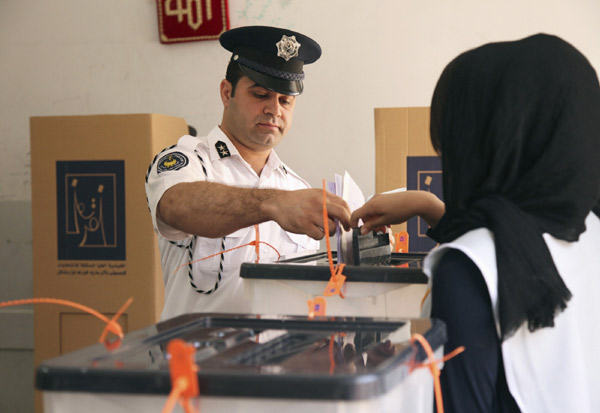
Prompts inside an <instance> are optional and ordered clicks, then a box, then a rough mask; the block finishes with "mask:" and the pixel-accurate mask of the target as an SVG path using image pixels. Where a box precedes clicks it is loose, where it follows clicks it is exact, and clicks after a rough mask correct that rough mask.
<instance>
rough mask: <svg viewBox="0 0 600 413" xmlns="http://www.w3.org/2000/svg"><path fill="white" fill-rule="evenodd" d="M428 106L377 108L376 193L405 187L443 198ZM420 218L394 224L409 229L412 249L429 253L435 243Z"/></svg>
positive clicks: (397, 227) (398, 229) (440, 168)
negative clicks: (431, 137) (430, 132)
mask: <svg viewBox="0 0 600 413" xmlns="http://www.w3.org/2000/svg"><path fill="white" fill-rule="evenodd" d="M429 119H430V115H429V108H428V107H405V108H376V109H375V168H376V171H375V190H376V192H377V193H381V192H386V191H390V190H394V189H397V188H403V187H406V188H407V189H409V190H412V189H419V190H424V191H431V192H433V193H434V194H436V195H437V196H438V197H439V198H440V199H442V200H443V194H442V165H441V160H440V158H439V156H438V155H437V154H436V152H435V150H434V149H433V146H432V145H431V139H430V135H429ZM427 229H428V226H427V223H426V222H425V221H424V220H423V219H421V218H416V217H415V218H412V219H410V220H409V221H408V222H407V223H406V224H402V225H395V226H393V227H392V230H393V232H394V233H396V232H399V231H404V230H406V231H407V232H408V235H409V252H427V251H429V250H431V248H433V247H434V246H435V242H434V241H432V240H431V239H429V238H428V237H427V235H426V232H427Z"/></svg>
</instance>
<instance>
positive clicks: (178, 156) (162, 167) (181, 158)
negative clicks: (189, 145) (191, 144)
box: [156, 152, 188, 173]
mask: <svg viewBox="0 0 600 413" xmlns="http://www.w3.org/2000/svg"><path fill="white" fill-rule="evenodd" d="M187 164H188V157H187V156H185V155H184V154H182V153H181V152H171V153H168V154H166V155H164V156H163V157H162V158H160V159H159V160H158V165H157V167H156V172H157V173H161V172H167V171H178V170H180V169H181V168H183V167H185V166H187Z"/></svg>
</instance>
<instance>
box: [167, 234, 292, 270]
mask: <svg viewBox="0 0 600 413" xmlns="http://www.w3.org/2000/svg"><path fill="white" fill-rule="evenodd" d="M258 244H265V245H266V246H268V247H271V249H273V251H275V252H276V253H277V261H279V259H280V258H281V254H280V253H279V251H277V248H275V247H274V246H272V245H271V244H269V243H268V242H265V241H250V242H249V243H247V244H244V245H238V246H237V247H233V248H229V249H228V250H225V251H221V252H217V253H216V254H212V255H209V256H208V257H204V258H199V259H197V260H193V261H188V262H186V263H183V264H181V265H180V266H179V267H177V268H175V270H174V271H173V274H176V273H177V271H179V270H180V269H182V268H183V267H186V266H188V265H190V264H195V263H197V262H200V261H204V260H207V259H209V258H212V257H216V256H217V255H221V254H225V253H226V252H231V251H233V250H237V249H239V248H243V247H248V246H254V245H255V246H256V250H257V252H258ZM257 262H258V260H257Z"/></svg>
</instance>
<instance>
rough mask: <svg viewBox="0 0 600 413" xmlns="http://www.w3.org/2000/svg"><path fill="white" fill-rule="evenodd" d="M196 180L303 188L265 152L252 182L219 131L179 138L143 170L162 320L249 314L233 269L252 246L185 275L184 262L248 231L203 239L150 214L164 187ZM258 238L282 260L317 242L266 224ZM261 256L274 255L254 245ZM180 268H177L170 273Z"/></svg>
mask: <svg viewBox="0 0 600 413" xmlns="http://www.w3.org/2000/svg"><path fill="white" fill-rule="evenodd" d="M195 181H210V182H218V183H222V184H226V185H234V186H243V187H251V188H276V189H285V190H296V189H305V188H309V187H310V185H309V184H308V183H307V182H306V181H304V180H303V179H302V178H300V177H299V176H298V175H296V174H295V173H294V172H293V171H292V170H291V169H290V168H288V167H287V166H285V165H284V164H283V163H282V162H281V161H280V160H279V158H278V157H277V155H276V154H275V151H271V154H270V155H269V159H268V160H267V163H266V165H265V167H264V169H263V170H262V172H261V175H260V177H259V176H258V175H257V174H256V172H255V171H254V170H253V169H252V167H251V166H250V164H248V163H247V162H246V161H245V160H244V159H243V158H242V157H241V156H240V154H239V153H238V151H237V150H236V148H235V146H234V145H233V144H232V143H231V141H230V140H229V139H228V138H227V136H226V135H225V134H224V133H223V131H221V129H220V128H219V127H218V126H216V127H215V128H214V129H213V130H212V131H211V132H210V133H209V134H208V136H206V137H202V138H197V137H193V136H189V135H186V136H183V137H182V138H180V139H179V141H178V143H177V145H175V146H173V147H171V148H168V149H166V150H165V151H163V152H161V153H160V154H159V155H157V156H156V158H155V159H154V161H153V162H152V165H151V168H150V169H149V171H148V176H147V183H146V193H147V196H148V206H149V208H150V213H151V215H152V223H153V225H154V229H155V231H156V232H157V234H158V236H159V237H158V238H159V240H158V244H159V247H160V251H161V264H162V268H163V278H164V282H165V306H164V309H163V312H162V316H161V318H162V319H163V320H164V319H168V318H171V317H174V316H177V315H180V314H183V313H189V312H227V313H248V312H251V302H250V300H249V297H247V294H246V293H245V291H244V285H243V279H242V278H240V277H239V269H240V265H241V264H242V263H243V262H247V261H250V262H254V261H255V260H256V252H255V247H254V246H246V247H242V248H239V249H237V250H234V251H231V252H227V253H225V254H221V255H217V256H215V257H212V258H209V259H206V260H203V261H199V262H197V263H194V264H192V267H191V268H192V269H191V271H190V269H189V265H184V264H186V263H188V262H190V261H193V260H198V259H201V258H204V257H208V256H210V255H212V254H217V253H219V252H221V251H224V250H227V249H230V248H234V247H237V246H240V245H244V244H247V243H248V242H251V241H253V240H255V239H256V234H255V229H254V227H248V228H243V229H240V230H238V231H236V232H234V233H232V234H229V235H227V236H226V237H224V238H216V239H211V238H202V237H194V236H192V235H190V234H187V233H184V232H182V231H179V230H176V229H174V228H172V227H170V226H168V225H167V224H166V223H164V222H162V221H161V220H160V219H158V218H157V216H156V207H157V205H158V201H159V200H160V198H161V197H162V195H163V194H164V192H165V191H166V190H167V189H169V188H170V187H172V186H173V185H176V184H178V183H181V182H195ZM259 236H260V241H265V242H267V243H269V244H271V245H272V246H273V247H275V248H276V249H277V250H278V251H279V253H280V254H281V255H286V254H291V253H297V252H303V251H306V252H307V253H308V252H312V251H315V250H317V249H318V248H319V242H318V241H315V240H313V239H311V238H309V237H308V236H306V235H299V234H292V233H288V232H285V231H283V230H282V229H281V227H280V226H279V225H278V224H276V223H275V222H273V221H269V222H264V223H262V224H260V225H259ZM190 243H192V244H190ZM190 245H191V247H189V246H190ZM260 258H261V262H265V261H272V260H274V259H276V258H277V253H276V252H275V251H273V250H272V249H271V248H270V247H268V246H267V245H265V244H262V243H261V244H260ZM181 265H184V266H183V267H182V268H180V269H179V270H177V271H176V269H177V268H178V267H180V266H181ZM219 274H220V280H219ZM215 287H216V288H215ZM198 291H205V292H208V291H212V292H211V293H210V294H206V293H200V292H198Z"/></svg>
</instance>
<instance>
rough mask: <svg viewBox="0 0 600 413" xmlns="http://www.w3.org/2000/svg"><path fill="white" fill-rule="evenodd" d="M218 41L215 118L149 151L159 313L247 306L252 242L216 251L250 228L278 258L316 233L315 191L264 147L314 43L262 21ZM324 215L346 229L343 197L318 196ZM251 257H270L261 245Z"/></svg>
mask: <svg viewBox="0 0 600 413" xmlns="http://www.w3.org/2000/svg"><path fill="white" fill-rule="evenodd" d="M219 40H220V42H221V45H222V46H223V47H224V48H225V49H227V50H229V51H231V52H232V56H231V60H230V62H229V65H228V67H227V73H226V78H225V79H224V80H222V81H221V85H220V95H221V100H222V102H223V117H222V120H221V124H220V125H218V126H216V127H214V128H213V129H212V130H211V131H210V132H209V133H208V135H207V136H205V137H202V138H197V137H194V136H190V135H186V136H183V137H181V138H180V139H179V141H178V143H177V145H175V146H174V147H172V148H169V149H167V150H165V151H163V152H162V153H160V154H159V155H157V157H156V158H155V161H154V162H153V163H152V165H151V167H150V169H149V172H148V176H147V179H146V181H147V182H146V192H147V196H148V204H149V208H150V212H151V214H152V222H153V224H154V228H155V230H156V232H157V233H158V235H159V247H160V250H161V261H162V266H163V272H164V280H165V307H164V309H163V313H162V319H167V318H171V317H173V316H176V315H179V314H183V313H187V312H198V311H202V312H209V311H217V312H235V313H244V312H250V311H251V306H250V304H251V303H250V302H249V300H248V299H247V297H245V295H244V289H243V282H242V279H241V278H240V277H239V268H240V265H241V263H242V262H245V261H254V260H255V259H256V253H255V249H254V247H248V246H246V247H242V248H238V249H235V250H233V251H230V252H226V253H224V254H219V253H220V252H223V251H226V250H229V249H231V248H235V247H238V246H241V245H244V244H247V243H249V242H251V241H253V240H255V239H256V236H257V234H256V231H255V228H254V225H255V224H258V228H259V237H260V240H261V241H265V242H267V243H268V244H270V245H272V246H274V247H275V248H276V249H277V250H278V252H279V253H280V254H282V255H284V254H290V253H296V252H303V251H311V250H316V249H318V247H319V243H318V242H317V241H316V240H319V239H322V238H323V237H324V233H323V227H324V225H323V213H322V204H323V200H322V190H321V189H311V188H310V186H309V184H308V183H307V182H306V181H305V180H303V179H302V178H301V177H300V176H298V175H297V174H296V173H295V172H294V171H293V170H292V169H291V168H290V167H289V166H287V165H285V164H284V163H283V162H282V161H281V160H280V159H279V157H278V156H277V154H276V153H275V151H274V148H275V146H277V144H278V143H279V142H281V140H282V139H283V138H284V136H285V135H286V133H287V132H288V131H289V128H290V126H291V124H292V119H293V114H294V107H295V104H296V97H297V96H298V95H300V94H301V93H302V90H303V79H304V71H303V66H304V64H309V63H313V62H315V61H316V60H317V59H318V58H319V57H320V55H321V48H320V46H319V45H318V43H317V42H315V41H314V40H312V39H311V38H309V37H307V36H304V35H302V34H300V33H297V32H293V31H291V30H286V29H281V28H276V27H265V26H248V27H241V28H237V29H232V30H229V31H227V32H225V33H223V34H222V35H221V37H220V39H219ZM327 211H328V213H329V219H330V221H331V220H333V219H339V221H340V222H341V223H342V224H343V225H344V226H345V227H346V229H349V227H348V224H349V219H350V209H349V207H348V205H347V204H346V202H345V201H343V200H342V199H341V198H339V197H337V196H335V195H333V194H328V195H327ZM333 227H334V225H333V221H331V222H330V223H329V228H333ZM213 254H216V255H214V256H212V255H213ZM260 255H261V259H262V258H268V257H270V258H276V257H277V253H276V252H275V251H273V250H271V248H269V247H267V246H266V245H265V244H261V247H260ZM211 256H212V257H211ZM205 257H210V258H207V259H204V260H201V261H198V262H195V263H193V264H187V263H189V262H191V261H196V260H199V259H202V258H205Z"/></svg>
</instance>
